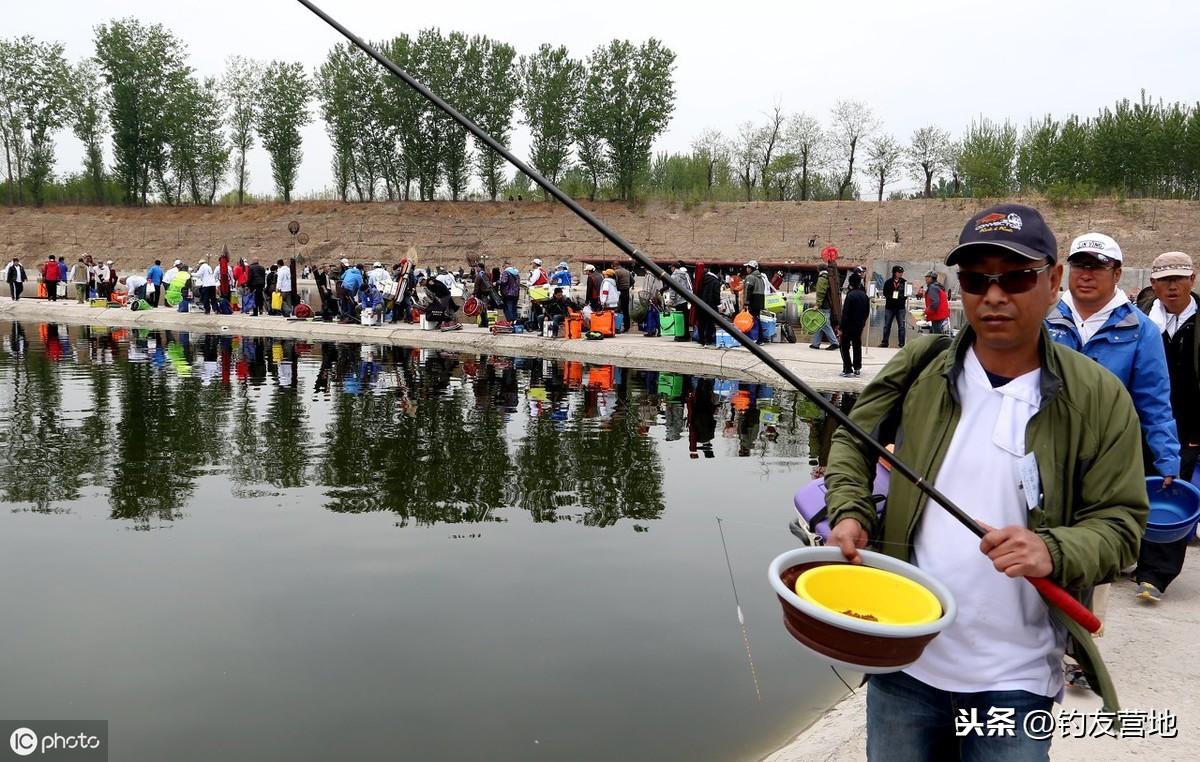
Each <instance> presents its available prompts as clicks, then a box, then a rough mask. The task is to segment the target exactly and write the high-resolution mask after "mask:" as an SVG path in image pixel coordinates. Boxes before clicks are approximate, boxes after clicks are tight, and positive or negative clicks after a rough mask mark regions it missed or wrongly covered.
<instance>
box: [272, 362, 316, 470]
mask: <svg viewBox="0 0 1200 762" xmlns="http://www.w3.org/2000/svg"><path fill="white" fill-rule="evenodd" d="M283 351H284V357H283V363H284V365H285V366H286V367H287V368H288V369H289V370H290V371H291V373H290V375H288V374H284V375H283V376H282V378H284V379H288V378H290V379H291V382H290V383H289V384H288V385H287V386H283V385H279V386H276V387H275V388H274V389H273V390H272V391H271V401H270V404H269V405H268V407H267V420H266V421H265V422H264V423H263V427H264V429H265V431H264V437H263V450H262V453H261V456H260V457H261V458H263V459H264V460H265V461H266V462H267V463H268V464H270V465H269V468H267V470H266V474H265V475H266V481H267V482H269V483H270V484H273V485H275V486H276V487H300V486H303V485H304V483H305V480H304V470H305V467H306V466H307V464H308V447H307V445H308V439H309V432H308V423H307V415H306V414H305V409H304V402H303V401H302V400H301V399H300V394H299V386H298V382H297V380H296V366H297V364H298V363H297V360H296V347H295V343H294V342H290V341H289V342H285V343H284V350H283Z"/></svg>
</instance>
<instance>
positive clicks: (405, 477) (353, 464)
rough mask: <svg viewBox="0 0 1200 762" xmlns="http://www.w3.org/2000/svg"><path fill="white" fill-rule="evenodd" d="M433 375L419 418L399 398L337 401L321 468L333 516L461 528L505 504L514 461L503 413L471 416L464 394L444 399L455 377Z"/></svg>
mask: <svg viewBox="0 0 1200 762" xmlns="http://www.w3.org/2000/svg"><path fill="white" fill-rule="evenodd" d="M429 370H430V371H432V372H423V373H422V374H420V376H419V377H418V378H417V379H416V380H417V381H418V396H419V397H421V402H420V403H419V407H418V409H417V412H416V415H415V416H408V415H405V414H404V409H403V408H404V405H403V404H402V398H401V396H400V395H398V394H387V395H379V396H377V395H369V394H364V395H360V396H355V395H349V394H339V395H337V396H335V397H334V400H333V414H332V416H331V420H330V423H329V426H328V428H327V429H326V433H325V438H324V442H323V444H322V447H321V451H322V458H321V461H320V462H319V463H318V465H317V478H318V480H319V481H320V483H321V484H323V485H326V486H327V487H331V488H333V489H331V490H330V491H329V493H328V494H329V496H330V499H331V500H330V503H329V505H328V508H329V509H330V510H333V511H339V512H361V511H380V510H386V511H392V512H394V513H396V514H399V515H400V516H401V517H402V523H405V524H406V523H407V522H408V520H409V519H412V520H414V521H415V522H416V523H418V524H432V523H438V522H447V523H458V522H463V521H478V520H483V519H484V518H486V517H487V515H488V513H489V511H490V510H491V509H492V508H493V507H495V506H497V505H499V504H500V503H501V501H502V499H503V491H504V483H505V475H506V473H507V471H508V454H507V451H506V449H505V447H504V438H503V421H502V420H501V419H500V414H499V412H498V411H496V410H493V409H488V410H481V411H473V412H472V413H470V414H468V413H467V410H468V405H467V404H466V399H465V391H464V390H463V389H462V388H459V389H457V390H455V391H454V393H453V394H450V393H446V392H441V393H439V390H441V389H445V388H446V387H447V385H448V379H449V372H450V369H449V368H447V367H444V366H442V365H438V366H436V367H433V368H430V369H429ZM480 453H482V455H481V454H480Z"/></svg>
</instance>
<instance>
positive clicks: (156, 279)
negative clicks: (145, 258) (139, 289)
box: [146, 259, 163, 307]
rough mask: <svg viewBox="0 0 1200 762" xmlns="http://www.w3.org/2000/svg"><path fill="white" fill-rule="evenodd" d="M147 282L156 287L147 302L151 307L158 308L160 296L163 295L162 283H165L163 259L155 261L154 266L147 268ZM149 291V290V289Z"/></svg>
mask: <svg viewBox="0 0 1200 762" xmlns="http://www.w3.org/2000/svg"><path fill="white" fill-rule="evenodd" d="M146 282H148V283H151V284H153V285H154V292H153V293H152V294H149V298H148V299H147V300H146V301H148V302H150V305H151V306H152V307H157V306H158V295H159V294H161V293H162V282H163V269H162V260H161V259H156V260H154V264H152V265H150V267H149V268H147V270H146ZM147 290H149V289H147Z"/></svg>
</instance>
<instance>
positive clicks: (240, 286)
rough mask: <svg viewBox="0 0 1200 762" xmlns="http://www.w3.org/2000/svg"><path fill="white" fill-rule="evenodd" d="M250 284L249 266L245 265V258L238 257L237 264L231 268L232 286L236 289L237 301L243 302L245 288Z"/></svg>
mask: <svg viewBox="0 0 1200 762" xmlns="http://www.w3.org/2000/svg"><path fill="white" fill-rule="evenodd" d="M249 284H250V266H249V265H247V264H246V260H245V258H242V257H239V258H238V263H237V264H236V265H234V267H233V285H234V286H236V287H237V294H238V301H239V302H243V301H245V299H246V287H247V286H248V285H249Z"/></svg>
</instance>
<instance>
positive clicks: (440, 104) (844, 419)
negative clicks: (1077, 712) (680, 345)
mask: <svg viewBox="0 0 1200 762" xmlns="http://www.w3.org/2000/svg"><path fill="white" fill-rule="evenodd" d="M298 2H299V3H300V4H301V5H303V6H304V7H305V8H308V9H309V10H310V11H312V12H313V13H314V14H316V15H317V17H318V18H320V19H321V20H322V21H324V22H325V23H326V24H328V25H329V26H331V27H333V28H334V29H335V30H337V32H338V33H339V34H341V35H342V36H343V37H345V38H346V39H347V40H349V41H350V42H351V43H352V44H353V45H354V46H355V47H356V48H358V49H359V50H361V51H362V52H364V53H366V54H367V55H368V56H370V57H371V58H373V59H375V61H376V62H377V63H379V65H380V66H382V67H384V68H385V69H387V70H388V71H390V72H391V73H392V74H395V75H396V76H397V77H399V78H400V79H401V80H403V81H404V83H405V84H407V85H408V86H409V87H411V88H412V89H414V90H416V91H417V92H418V93H420V94H421V96H422V97H424V98H425V99H426V100H428V101H429V102H430V103H432V104H433V105H434V106H436V107H437V108H438V109H440V110H441V111H443V112H444V113H445V114H446V115H447V116H449V117H450V118H451V119H453V120H454V121H456V122H458V123H459V124H460V125H462V127H463V128H464V129H466V130H467V131H468V132H470V133H471V134H472V135H474V136H475V137H476V138H478V139H479V140H480V141H482V142H483V143H484V144H485V145H487V146H488V147H489V148H491V149H492V150H493V151H495V152H496V153H497V154H499V155H500V156H502V157H504V159H505V160H507V161H508V162H509V163H510V164H512V165H513V166H514V167H516V168H517V169H519V170H520V171H521V172H524V173H525V175H526V176H528V177H529V178H530V179H531V180H533V181H534V182H535V183H537V184H538V185H539V186H540V187H541V188H542V190H544V191H546V192H547V193H549V194H550V195H551V196H553V197H554V198H555V199H556V200H557V201H558V202H559V203H561V204H562V205H563V206H565V207H567V208H568V209H570V210H571V211H572V212H574V213H575V215H576V216H578V217H579V218H580V219H582V220H583V221H584V222H586V223H587V224H588V225H591V226H592V228H594V229H595V230H596V232H598V233H599V234H600V235H602V236H604V237H605V238H606V239H608V241H609V242H610V243H612V244H613V245H614V246H616V247H617V248H618V249H620V250H621V251H623V252H625V254H627V255H628V256H629V257H630V258H631V259H633V260H635V261H636V262H638V264H640V265H642V266H643V267H645V268H646V269H648V270H649V271H650V272H651V273H653V274H654V275H655V276H656V277H657V278H658V279H659V280H661V281H662V282H663V284H664V285H665V286H668V287H673V285H674V282H673V281H671V280H670V275H668V274H667V271H666V270H663V269H662V268H661V267H659V266H658V265H656V264H655V263H654V261H653V260H652V259H650V257H648V256H646V255H645V254H644V253H642V252H641V251H640V250H639V249H637V248H636V247H634V246H633V245H632V244H630V243H629V242H628V241H626V240H625V239H624V238H622V237H621V236H619V235H617V234H616V233H615V232H614V231H613V230H611V229H609V227H608V226H607V225H605V224H604V223H603V222H601V221H600V220H599V219H597V218H596V217H595V215H593V214H592V213H591V212H589V211H588V210H587V209H584V208H583V207H582V206H581V205H580V204H579V203H578V202H577V201H576V200H575V199H573V198H571V197H570V196H568V195H567V194H566V193H564V192H563V191H562V190H561V189H560V188H559V187H558V186H557V185H555V184H554V183H552V182H550V181H549V180H547V179H546V178H545V177H543V176H542V174H541V173H540V172H538V171H537V170H535V169H533V168H532V167H529V166H526V164H525V162H523V161H521V160H520V159H518V158H517V157H516V156H515V155H513V153H512V152H511V151H509V150H508V149H507V148H505V147H504V146H502V145H500V143H498V142H497V141H496V140H495V139H494V138H493V137H492V136H491V135H489V134H488V133H486V132H484V130H483V128H481V127H480V126H479V125H477V124H475V122H474V121H473V120H471V119H469V118H467V117H466V116H464V115H463V114H461V113H459V112H458V109H456V108H454V106H451V105H450V104H449V103H447V102H446V101H444V100H442V98H441V97H440V96H438V94H437V93H435V92H433V91H432V90H430V89H429V88H428V87H426V86H425V85H423V84H422V83H421V82H419V81H417V80H416V79H414V78H413V77H412V76H411V75H410V74H409V73H408V72H406V71H404V70H403V69H401V68H400V67H399V66H397V65H396V64H395V63H394V62H393V61H392V60H391V59H389V58H388V57H387V56H385V55H383V54H382V53H380V52H379V51H378V50H376V49H375V48H374V47H373V46H371V45H368V44H367V43H366V42H365V41H363V40H362V39H360V38H359V37H358V35H356V34H354V33H353V32H351V31H350V30H349V29H347V28H346V27H344V26H342V25H341V24H340V23H338V22H337V21H336V20H335V19H334V18H333V17H332V16H330V15H329V14H328V13H326V12H325V11H323V10H321V9H320V8H319V7H317V5H316V4H315V3H313V2H310V0H298ZM675 293H677V294H679V295H680V296H682V297H683V299H684V300H685V301H687V302H688V303H689V304H691V305H692V307H694V308H695V309H697V310H699V311H700V312H702V313H704V314H705V316H707V317H708V318H709V319H711V320H712V321H713V322H715V323H716V324H717V325H719V326H721V328H722V329H724V330H725V331H726V332H728V333H729V335H730V336H732V337H734V338H735V339H736V340H737V342H738V343H739V344H741V345H742V346H743V347H745V348H746V349H748V350H750V354H752V355H754V356H755V357H757V358H758V359H759V360H761V361H762V363H763V364H764V365H766V366H767V367H768V368H770V369H771V370H773V371H775V372H776V373H778V374H779V376H780V377H782V378H783V380H784V381H787V382H788V383H789V384H791V385H792V386H793V387H795V388H796V389H797V390H798V391H799V392H800V393H801V394H803V395H804V396H805V397H808V398H809V399H810V400H812V401H813V402H814V403H815V404H816V405H817V406H818V407H820V408H821V409H822V410H823V411H825V414H826V415H829V416H831V417H832V418H833V419H834V420H835V421H837V422H838V423H839V424H841V425H842V426H843V427H845V428H846V430H847V431H849V432H850V433H851V434H853V435H854V436H855V437H856V438H857V439H858V440H859V441H860V442H862V443H863V444H865V445H867V447H869V448H871V449H872V450H874V451H875V454H876V455H877V456H878V457H880V458H883V459H884V460H885V461H887V462H888V463H889V464H890V465H891V466H892V469H893V470H895V471H896V472H898V473H899V474H900V475H901V476H903V477H904V478H905V479H908V480H909V481H910V482H912V483H913V484H914V485H915V486H916V487H917V489H919V490H921V491H922V492H924V493H925V494H926V495H927V496H928V497H929V498H931V499H933V500H935V501H937V503H938V504H939V505H941V506H942V507H943V508H945V509H946V510H947V511H949V512H950V515H952V516H954V518H955V519H957V520H958V521H959V522H960V523H961V524H962V525H963V526H965V527H966V528H967V529H969V530H971V532H973V533H974V534H975V535H976V536H977V537H983V536H984V535H985V534H987V531H986V530H985V529H984V528H983V527H982V526H980V525H979V522H977V521H975V519H973V518H971V516H970V515H969V514H968V513H967V512H966V511H964V510H963V509H962V508H959V507H958V505H957V504H955V503H954V501H952V500H951V499H950V498H948V497H946V496H945V495H943V494H942V493H941V491H940V490H938V489H937V488H935V487H934V486H933V485H932V484H930V483H929V482H927V481H925V479H924V477H922V476H921V475H920V474H918V473H917V472H916V471H914V470H912V469H911V468H909V466H908V465H907V464H906V463H904V461H902V460H900V459H899V458H897V457H896V456H895V455H894V454H892V452H891V451H890V450H888V449H887V448H886V447H885V446H884V445H883V444H881V443H880V442H878V441H876V440H875V439H873V438H872V437H871V435H870V434H868V433H867V432H866V431H864V430H863V428H862V427H861V426H859V425H858V424H856V423H855V422H854V421H852V420H850V418H849V417H848V416H847V415H846V414H845V413H843V412H842V411H841V410H839V409H838V408H837V406H836V405H834V404H832V403H831V402H829V401H828V400H827V399H825V397H824V396H822V395H821V394H818V393H817V391H816V390H814V389H813V388H812V387H810V386H809V385H808V384H806V383H804V381H802V380H801V379H800V377H799V376H797V375H796V374H795V373H793V372H792V371H790V370H788V369H787V368H786V367H785V366H784V365H783V364H782V363H780V362H779V361H778V360H776V359H775V358H774V357H772V356H771V354H770V353H769V352H767V350H765V349H763V348H762V347H760V346H759V345H758V344H757V343H756V342H754V341H753V340H751V339H750V337H749V336H747V335H746V334H744V333H742V332H741V331H740V330H738V328H737V327H736V326H735V325H734V324H733V322H732V321H730V320H729V319H728V318H726V317H725V316H724V315H722V314H721V313H720V312H717V311H716V310H715V309H713V308H712V307H710V306H709V305H708V303H707V302H705V301H703V300H701V299H700V297H698V296H696V294H695V293H694V292H693V291H691V290H689V289H679V290H677V291H676V292H675ZM1025 579H1027V580H1029V582H1030V583H1031V584H1032V585H1033V586H1034V587H1036V588H1037V589H1038V592H1040V593H1041V594H1042V595H1044V596H1045V597H1046V598H1047V599H1048V600H1050V601H1051V602H1053V603H1054V604H1055V605H1056V606H1058V607H1059V608H1060V609H1062V611H1063V613H1065V614H1067V615H1068V616H1070V617H1071V618H1072V619H1074V620H1075V621H1076V622H1078V623H1079V624H1081V625H1083V626H1084V627H1085V628H1087V629H1088V630H1089V631H1090V632H1096V631H1097V630H1099V629H1100V620H1099V619H1097V618H1096V617H1095V615H1094V614H1092V612H1090V611H1088V610H1087V608H1085V607H1084V606H1083V604H1081V603H1079V601H1077V600H1075V599H1074V598H1072V597H1071V595H1070V594H1069V593H1067V591H1066V590H1063V589H1062V588H1061V587H1059V586H1058V585H1056V584H1054V583H1053V582H1051V581H1050V580H1049V579H1046V578H1044V577H1026V578H1025Z"/></svg>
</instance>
